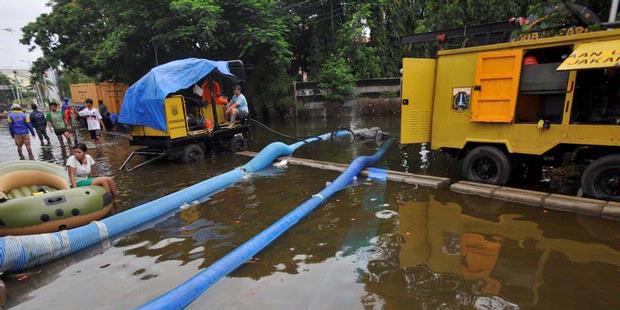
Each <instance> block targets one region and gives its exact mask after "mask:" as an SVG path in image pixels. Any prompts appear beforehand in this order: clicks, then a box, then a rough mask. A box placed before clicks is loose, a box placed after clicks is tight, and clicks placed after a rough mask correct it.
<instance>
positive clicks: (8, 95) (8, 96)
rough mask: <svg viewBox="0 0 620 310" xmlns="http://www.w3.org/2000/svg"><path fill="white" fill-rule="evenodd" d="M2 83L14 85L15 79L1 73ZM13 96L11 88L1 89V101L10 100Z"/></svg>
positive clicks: (0, 81) (0, 82)
mask: <svg viewBox="0 0 620 310" xmlns="http://www.w3.org/2000/svg"><path fill="white" fill-rule="evenodd" d="M0 85H9V86H11V87H12V86H13V81H12V80H11V79H10V78H9V77H8V76H6V75H5V74H2V73H0ZM12 98H13V94H12V93H11V90H10V89H9V90H0V103H6V102H9V101H10V100H11V99H12Z"/></svg>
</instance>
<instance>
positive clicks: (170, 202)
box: [0, 132, 349, 272]
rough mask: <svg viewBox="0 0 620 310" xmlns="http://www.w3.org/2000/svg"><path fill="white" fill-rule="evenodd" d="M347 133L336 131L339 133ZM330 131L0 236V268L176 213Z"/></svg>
mask: <svg viewBox="0 0 620 310" xmlns="http://www.w3.org/2000/svg"><path fill="white" fill-rule="evenodd" d="M343 134H347V135H348V134H349V133H348V132H339V134H338V135H343ZM330 135H331V133H326V134H324V135H321V136H318V137H314V138H310V139H307V140H305V141H300V142H297V143H294V144H291V145H286V144H284V143H281V142H274V143H271V144H270V145H268V146H267V147H265V148H264V149H263V150H262V151H261V152H260V153H258V154H257V156H256V157H254V158H253V159H252V160H251V161H250V162H248V163H247V164H246V165H245V166H243V167H240V168H235V169H233V170H231V171H229V172H226V173H224V174H221V175H218V176H216V177H213V178H210V179H208V180H205V181H202V182H200V183H198V184H195V185H192V186H190V187H187V188H185V189H182V190H180V191H178V192H174V193H172V194H169V195H167V196H164V197H161V198H158V199H156V200H153V201H151V202H147V203H145V204H142V205H140V206H137V207H135V208H132V209H130V210H127V211H125V212H122V213H119V214H116V215H113V216H110V217H107V218H105V219H103V220H101V221H94V222H92V223H90V224H88V225H84V226H81V227H78V228H74V229H70V230H63V231H60V232H55V233H48V234H38V235H27V236H7V237H2V238H0V272H5V271H21V270H23V269H25V268H29V267H34V266H38V265H41V264H44V263H46V262H49V261H51V260H54V259H57V258H60V257H63V256H65V255H68V254H71V253H75V252H77V251H80V250H82V249H85V248H87V247H89V246H92V245H94V244H97V243H99V242H101V241H104V240H107V239H109V238H111V237H113V236H118V235H119V234H121V233H124V232H128V231H130V230H132V229H134V228H137V227H139V226H140V225H144V224H145V223H147V222H149V221H152V220H154V219H157V218H160V217H162V216H165V215H167V214H170V213H175V212H176V211H177V210H178V209H179V207H181V206H182V205H184V204H186V203H188V202H192V201H194V200H198V199H200V198H203V197H206V196H209V195H212V194H214V193H216V192H218V191H220V190H222V189H224V188H226V187H228V186H230V185H231V184H234V183H236V182H237V181H239V180H240V179H241V178H242V177H243V175H244V174H245V173H253V172H257V171H259V170H261V169H264V168H266V167H268V166H270V165H271V164H272V163H273V161H274V160H275V159H276V158H278V157H280V156H288V155H291V154H292V153H293V152H294V151H295V150H296V149H297V148H299V147H301V146H302V145H304V144H306V143H312V142H315V141H320V140H328V139H329V138H330Z"/></svg>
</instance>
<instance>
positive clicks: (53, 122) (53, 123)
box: [45, 102, 71, 146]
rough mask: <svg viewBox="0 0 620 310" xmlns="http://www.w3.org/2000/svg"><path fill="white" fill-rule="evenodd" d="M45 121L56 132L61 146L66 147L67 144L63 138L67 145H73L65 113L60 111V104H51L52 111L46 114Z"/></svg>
mask: <svg viewBox="0 0 620 310" xmlns="http://www.w3.org/2000/svg"><path fill="white" fill-rule="evenodd" d="M45 119H46V120H47V126H48V127H49V128H51V129H52V130H53V131H54V134H56V137H57V138H58V141H60V146H65V142H64V141H63V139H62V137H63V136H64V137H65V139H67V145H71V133H70V132H69V129H68V128H67V123H66V122H65V115H64V113H62V111H60V109H58V103H56V102H52V103H50V111H49V112H47V113H46V114H45Z"/></svg>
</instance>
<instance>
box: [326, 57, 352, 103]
mask: <svg viewBox="0 0 620 310" xmlns="http://www.w3.org/2000/svg"><path fill="white" fill-rule="evenodd" d="M318 79H319V87H320V88H322V89H325V90H328V91H329V93H327V94H326V95H325V96H324V97H325V99H327V100H329V101H334V102H339V103H343V102H344V101H345V100H347V99H348V98H350V97H351V95H352V94H353V88H354V87H355V77H354V75H353V72H351V68H350V67H349V64H348V63H347V61H346V60H345V59H344V58H343V57H342V56H339V55H334V56H332V57H330V58H329V59H328V60H327V61H326V62H325V64H324V65H323V68H321V72H320V73H319V76H318Z"/></svg>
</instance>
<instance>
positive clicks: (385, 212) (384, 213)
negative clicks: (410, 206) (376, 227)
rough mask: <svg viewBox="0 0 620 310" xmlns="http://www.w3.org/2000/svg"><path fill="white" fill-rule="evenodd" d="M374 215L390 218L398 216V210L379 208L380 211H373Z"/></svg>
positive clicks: (385, 218)
mask: <svg viewBox="0 0 620 310" xmlns="http://www.w3.org/2000/svg"><path fill="white" fill-rule="evenodd" d="M375 216H376V217H378V218H380V219H384V220H387V219H391V218H393V217H395V216H398V212H396V211H392V210H381V211H379V212H377V213H375Z"/></svg>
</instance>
